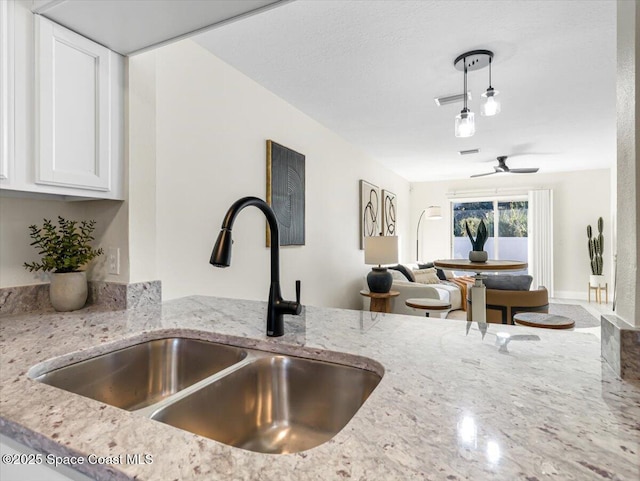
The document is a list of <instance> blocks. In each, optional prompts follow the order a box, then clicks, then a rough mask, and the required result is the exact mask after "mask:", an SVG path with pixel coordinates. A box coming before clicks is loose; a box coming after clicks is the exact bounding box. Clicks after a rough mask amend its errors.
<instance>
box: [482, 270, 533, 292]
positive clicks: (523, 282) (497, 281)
mask: <svg viewBox="0 0 640 481" xmlns="http://www.w3.org/2000/svg"><path fill="white" fill-rule="evenodd" d="M532 281H533V277H531V276H528V275H520V276H510V275H504V274H502V275H501V274H498V275H495V276H487V277H486V278H485V279H484V285H485V286H486V287H487V289H497V290H503V291H528V290H529V288H530V287H531V282H532Z"/></svg>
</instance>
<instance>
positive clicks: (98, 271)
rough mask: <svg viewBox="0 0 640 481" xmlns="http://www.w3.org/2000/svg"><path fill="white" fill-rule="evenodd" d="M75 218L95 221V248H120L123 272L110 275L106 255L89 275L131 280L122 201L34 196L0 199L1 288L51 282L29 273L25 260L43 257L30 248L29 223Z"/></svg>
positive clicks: (95, 278)
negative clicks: (129, 277) (68, 200)
mask: <svg viewBox="0 0 640 481" xmlns="http://www.w3.org/2000/svg"><path fill="white" fill-rule="evenodd" d="M59 215H60V216H62V217H65V218H67V219H73V220H78V221H79V220H89V219H94V220H95V221H96V230H95V232H94V237H95V238H96V240H95V242H94V243H93V245H94V247H103V248H104V249H105V252H106V250H107V248H108V247H112V246H113V247H119V248H120V263H121V269H120V273H121V274H120V275H119V276H117V275H108V274H107V268H106V255H105V256H101V257H98V258H97V259H95V260H94V261H93V262H92V265H91V270H90V272H89V278H90V279H92V280H98V279H100V280H109V281H116V282H127V281H128V272H129V269H128V255H127V229H126V216H127V214H126V208H125V207H124V204H123V202H119V201H108V200H101V201H88V202H87V201H77V202H63V201H60V200H49V199H48V200H43V199H35V198H18V197H16V198H14V197H2V198H0V287H10V286H21V285H29V284H39V283H42V282H49V279H48V276H46V275H43V274H42V273H30V272H28V271H27V270H26V269H25V268H24V267H23V263H24V262H33V261H38V260H40V256H39V255H38V251H37V250H36V249H35V248H34V247H31V246H30V245H29V244H30V243H31V238H30V237H29V225H31V224H37V225H42V220H43V219H44V218H46V219H50V220H52V221H56V220H57V218H58V216H59Z"/></svg>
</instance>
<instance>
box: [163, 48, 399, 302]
mask: <svg viewBox="0 0 640 481" xmlns="http://www.w3.org/2000/svg"><path fill="white" fill-rule="evenodd" d="M156 62H157V69H156V99H157V105H156V114H157V117H156V129H157V137H156V139H157V144H156V153H157V172H156V179H157V182H156V193H157V205H156V210H157V224H156V229H157V246H156V247H157V260H158V274H159V277H160V279H161V280H162V283H163V298H165V299H170V298H175V297H180V296H184V295H190V294H207V295H217V296H228V297H234V298H246V299H262V300H265V299H266V297H267V293H268V290H269V251H268V249H267V248H266V247H265V220H264V217H263V216H262V214H261V213H260V212H259V211H258V210H257V209H255V208H248V209H246V210H245V211H243V212H242V213H241V214H240V215H239V217H238V219H237V221H236V223H235V225H234V230H233V235H234V240H235V244H234V252H233V261H232V264H231V267H229V268H227V269H218V268H215V267H213V266H211V265H210V264H209V262H208V261H209V257H210V255H211V250H212V248H213V244H214V242H215V239H216V236H217V234H218V232H219V229H220V225H221V223H222V219H223V217H224V214H225V212H226V211H227V209H228V207H229V206H230V205H231V204H232V203H233V202H234V201H235V200H237V199H238V198H240V197H243V196H247V195H254V196H258V197H261V198H264V197H265V194H266V186H265V183H266V147H265V143H266V140H267V139H272V140H274V141H276V142H278V143H280V144H282V145H285V146H287V147H289V148H291V149H294V150H296V151H298V152H300V153H303V154H305V155H306V245H305V246H303V247H283V248H282V249H281V279H282V289H283V295H284V297H285V298H288V299H291V298H293V297H294V282H295V280H296V279H301V280H302V297H303V299H302V301H303V303H304V304H306V305H323V306H335V307H347V308H358V307H359V306H360V302H361V301H360V296H359V294H358V291H359V290H360V288H361V282H362V280H361V279H362V278H363V276H364V275H365V274H366V272H367V271H368V270H369V269H370V267H367V266H365V264H364V254H363V251H361V250H360V249H359V205H358V204H359V182H358V181H359V179H365V180H367V181H369V182H371V183H374V184H376V185H378V186H380V187H381V188H384V189H388V190H391V191H393V192H395V193H396V194H397V196H398V201H399V210H400V211H399V222H398V225H399V231H400V234H401V235H402V234H405V233H408V230H407V229H408V218H409V216H408V212H409V183H408V182H407V181H406V180H404V179H402V178H400V177H398V176H397V175H395V174H393V173H392V172H390V171H388V170H386V169H385V168H383V167H382V166H381V165H380V164H378V163H377V162H375V161H373V160H372V159H371V158H368V157H367V156H365V155H364V154H363V153H362V152H360V151H358V150H357V149H355V148H354V147H353V146H351V145H350V144H348V143H347V142H346V141H344V140H343V139H342V138H340V137H339V136H337V135H336V134H334V133H333V132H331V131H330V130H328V129H326V128H325V127H323V126H322V125H320V124H318V123H317V122H316V121H314V120H313V119H311V118H309V117H308V116H306V115H305V114H303V113H301V112H300V111H298V110H296V109H295V108H293V107H292V106H291V105H289V104H288V103H286V102H285V101H283V100H282V99H280V98H279V97H277V96H275V95H274V94H272V93H271V92H269V91H267V90H266V89H264V88H263V87H261V86H260V85H258V84H257V83H255V82H254V81H252V80H251V79H249V78H248V77H246V76H244V75H243V74H241V73H240V72H238V71H237V70H235V69H233V68H231V67H230V66H228V65H227V64H225V63H223V62H222V61H221V60H219V59H218V58H216V57H215V56H213V55H212V54H210V53H209V52H207V51H206V50H204V49H203V48H201V47H200V46H198V45H197V44H196V43H194V42H192V41H183V42H179V43H176V44H173V45H170V46H167V47H164V48H162V49H159V50H158V51H156ZM402 249H403V252H405V253H406V252H407V249H408V236H407V235H404V244H403V246H402Z"/></svg>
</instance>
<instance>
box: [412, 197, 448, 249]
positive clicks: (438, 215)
mask: <svg viewBox="0 0 640 481" xmlns="http://www.w3.org/2000/svg"><path fill="white" fill-rule="evenodd" d="M425 214H427V219H429V220H438V219H442V209H440V206H439V205H430V206H429V207H427V208H426V209H424V210H423V211H422V213H421V214H420V218H419V219H418V228H417V229H416V261H419V260H420V222H422V217H423V216H424V215H425Z"/></svg>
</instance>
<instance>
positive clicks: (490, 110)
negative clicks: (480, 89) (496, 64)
mask: <svg viewBox="0 0 640 481" xmlns="http://www.w3.org/2000/svg"><path fill="white" fill-rule="evenodd" d="M499 93H500V92H498V91H497V90H494V89H493V88H488V89H487V91H486V92H485V93H483V94H482V96H483V97H484V99H485V100H484V102H483V103H482V107H481V108H480V115H482V116H484V117H491V116H493V115H497V114H499V113H500V101H499V100H498V99H497V98H496V97H497V96H498V94H499Z"/></svg>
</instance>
